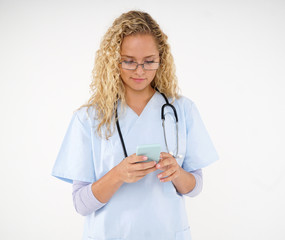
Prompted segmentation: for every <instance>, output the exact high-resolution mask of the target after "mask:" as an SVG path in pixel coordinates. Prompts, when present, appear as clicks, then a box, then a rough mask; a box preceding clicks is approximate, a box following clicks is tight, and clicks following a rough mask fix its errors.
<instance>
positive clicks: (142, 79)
mask: <svg viewBox="0 0 285 240" xmlns="http://www.w3.org/2000/svg"><path fill="white" fill-rule="evenodd" d="M132 79H133V80H134V81H136V82H141V81H144V80H145V79H144V78H132Z"/></svg>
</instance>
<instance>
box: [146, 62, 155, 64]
mask: <svg viewBox="0 0 285 240" xmlns="http://www.w3.org/2000/svg"><path fill="white" fill-rule="evenodd" d="M145 63H146V64H151V63H154V61H145Z"/></svg>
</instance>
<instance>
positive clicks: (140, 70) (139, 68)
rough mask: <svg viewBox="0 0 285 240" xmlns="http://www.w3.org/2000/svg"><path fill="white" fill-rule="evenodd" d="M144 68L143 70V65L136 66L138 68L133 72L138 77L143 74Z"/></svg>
mask: <svg viewBox="0 0 285 240" xmlns="http://www.w3.org/2000/svg"><path fill="white" fill-rule="evenodd" d="M144 71H145V70H144V68H143V65H142V64H138V67H137V69H136V70H135V72H136V73H137V74H138V75H141V74H143V73H144Z"/></svg>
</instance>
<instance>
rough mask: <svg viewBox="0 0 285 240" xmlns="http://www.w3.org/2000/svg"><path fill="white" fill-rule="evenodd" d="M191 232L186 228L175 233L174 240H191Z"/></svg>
mask: <svg viewBox="0 0 285 240" xmlns="http://www.w3.org/2000/svg"><path fill="white" fill-rule="evenodd" d="M191 239H192V238H191V232H190V227H187V228H186V229H184V230H182V231H179V232H176V234H175V240H191Z"/></svg>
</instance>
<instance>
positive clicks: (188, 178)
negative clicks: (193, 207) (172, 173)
mask: <svg viewBox="0 0 285 240" xmlns="http://www.w3.org/2000/svg"><path fill="white" fill-rule="evenodd" d="M172 183H173V185H174V186H175V188H176V190H177V192H179V193H181V194H184V195H186V196H189V197H195V196H197V195H198V194H199V193H200V192H201V191H202V187H203V175H202V169H197V170H195V171H191V172H187V171H185V170H184V169H183V168H181V173H180V175H179V177H177V178H175V179H174V180H172Z"/></svg>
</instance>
